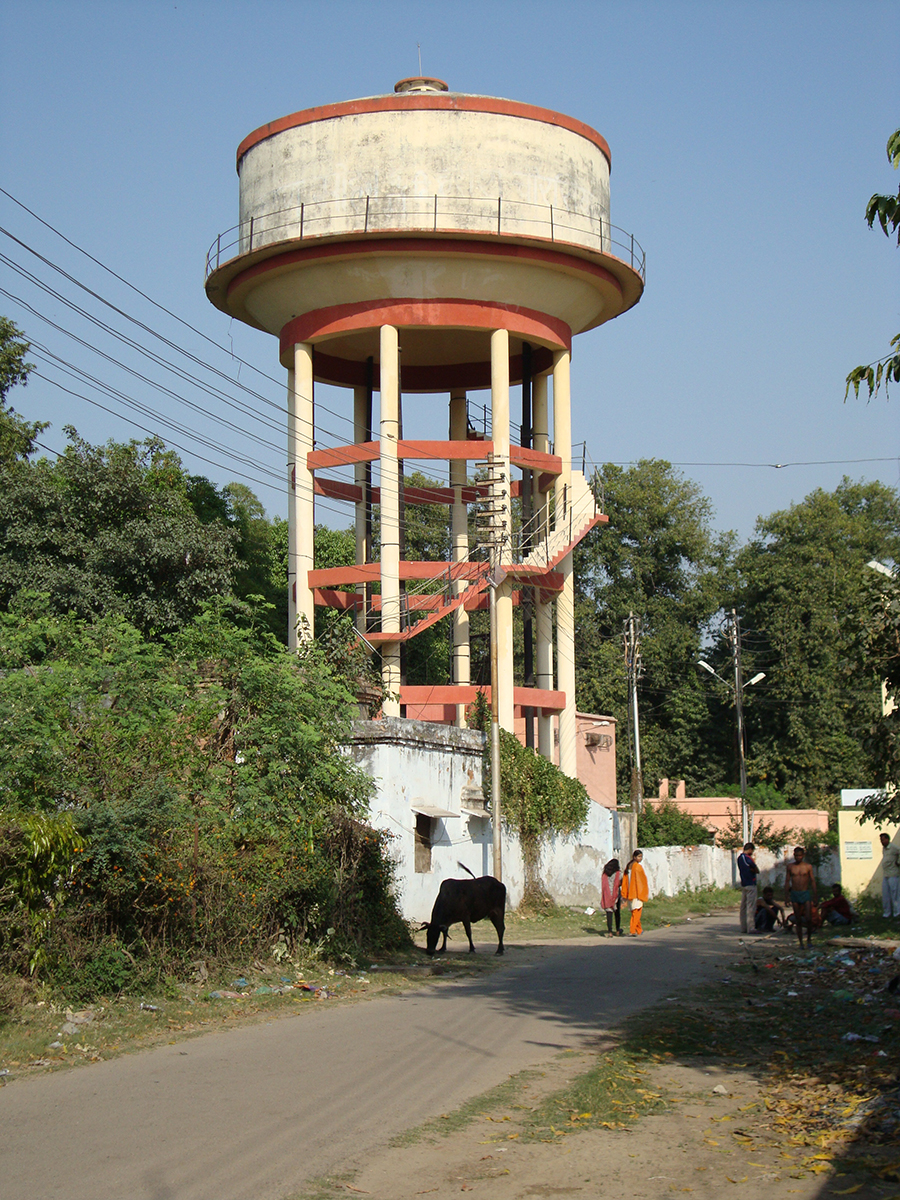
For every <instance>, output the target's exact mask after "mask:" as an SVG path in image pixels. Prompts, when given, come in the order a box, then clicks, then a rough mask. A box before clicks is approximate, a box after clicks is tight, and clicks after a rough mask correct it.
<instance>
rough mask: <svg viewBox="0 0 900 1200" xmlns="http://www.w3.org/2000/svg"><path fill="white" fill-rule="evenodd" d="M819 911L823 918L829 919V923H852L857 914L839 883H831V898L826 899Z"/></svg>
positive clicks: (824, 919)
mask: <svg viewBox="0 0 900 1200" xmlns="http://www.w3.org/2000/svg"><path fill="white" fill-rule="evenodd" d="M819 912H820V915H821V917H822V920H823V921H827V922H828V923H829V925H850V924H852V922H853V921H854V920H855V919H856V914H855V913H854V912H853V909H852V908H851V907H850V904H849V901H848V900H847V897H846V896H845V895H844V889H843V888H842V887H841V885H840V884H839V883H833V884H832V885H831V899H830V900H826V901H825V903H824V904H823V905H822V907H821V908H820V909H819Z"/></svg>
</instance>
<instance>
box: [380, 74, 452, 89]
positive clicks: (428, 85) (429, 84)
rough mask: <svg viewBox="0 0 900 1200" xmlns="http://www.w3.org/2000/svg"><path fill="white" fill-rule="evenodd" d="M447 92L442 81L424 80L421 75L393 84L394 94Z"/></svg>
mask: <svg viewBox="0 0 900 1200" xmlns="http://www.w3.org/2000/svg"><path fill="white" fill-rule="evenodd" d="M449 90H450V89H449V88H448V87H447V85H446V83H444V81H443V79H426V78H425V77H424V76H422V75H416V76H414V77H413V78H412V79H401V80H400V82H399V83H395V84H394V91H395V92H449Z"/></svg>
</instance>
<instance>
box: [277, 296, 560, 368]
mask: <svg viewBox="0 0 900 1200" xmlns="http://www.w3.org/2000/svg"><path fill="white" fill-rule="evenodd" d="M382 325H394V326H396V327H397V328H398V329H407V328H410V327H412V328H428V327H430V326H436V327H439V328H444V329H485V330H494V329H506V330H508V331H509V332H510V333H514V334H517V335H518V336H520V337H524V338H537V339H538V340H539V341H542V342H549V343H550V344H551V345H555V346H557V347H558V348H559V349H560V350H569V351H571V349H572V330H571V329H570V328H569V326H568V325H567V324H566V323H565V321H560V320H558V319H557V318H556V317H548V316H547V315H546V314H545V313H539V312H535V311H533V310H532V309H525V308H518V307H516V306H515V305H508V304H499V303H496V302H494V301H485V300H450V299H429V300H421V299H416V298H414V297H403V298H397V299H393V300H362V301H359V302H358V303H356V304H332V305H329V306H328V307H327V308H320V309H316V310H315V311H314V312H310V313H304V314H303V316H300V317H294V319H293V320H292V321H288V323H287V324H286V325H285V326H284V328H283V329H282V331H281V346H280V353H281V354H282V355H284V354H286V353H288V352H289V350H290V348H291V346H295V345H296V344H297V343H298V342H311V341H313V339H314V338H326V337H334V336H335V335H336V334H339V333H349V332H352V331H354V330H358V329H378V328H380V327H381V326H382Z"/></svg>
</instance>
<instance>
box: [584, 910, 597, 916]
mask: <svg viewBox="0 0 900 1200" xmlns="http://www.w3.org/2000/svg"><path fill="white" fill-rule="evenodd" d="M596 911H597V910H596V908H586V909H585V910H584V915H585V916H586V917H592V916H593V915H594V913H595V912H596Z"/></svg>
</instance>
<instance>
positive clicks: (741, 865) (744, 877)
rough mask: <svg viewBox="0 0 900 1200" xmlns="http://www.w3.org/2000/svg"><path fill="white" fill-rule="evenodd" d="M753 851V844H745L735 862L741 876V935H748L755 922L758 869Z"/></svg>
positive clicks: (754, 849)
mask: <svg viewBox="0 0 900 1200" xmlns="http://www.w3.org/2000/svg"><path fill="white" fill-rule="evenodd" d="M755 851H756V847H755V846H754V845H753V843H752V842H747V844H746V846H744V852H743V854H739V855H738V860H737V865H738V871H740V874H741V933H749V932H750V930H751V929H753V928H754V924H755V921H756V877H757V875H758V874H759V867H758V866H757V865H756V863H755V862H754V861H753V855H754V853H755Z"/></svg>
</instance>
